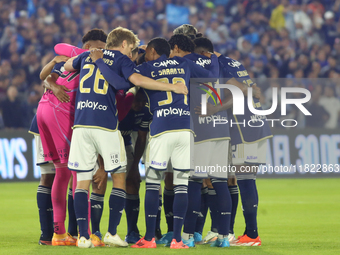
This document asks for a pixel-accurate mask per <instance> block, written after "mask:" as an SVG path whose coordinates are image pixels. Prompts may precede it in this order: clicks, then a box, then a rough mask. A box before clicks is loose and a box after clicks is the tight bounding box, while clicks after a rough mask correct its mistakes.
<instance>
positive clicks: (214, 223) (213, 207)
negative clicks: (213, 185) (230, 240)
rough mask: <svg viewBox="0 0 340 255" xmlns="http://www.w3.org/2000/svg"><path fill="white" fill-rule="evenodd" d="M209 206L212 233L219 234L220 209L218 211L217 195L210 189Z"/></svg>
mask: <svg viewBox="0 0 340 255" xmlns="http://www.w3.org/2000/svg"><path fill="white" fill-rule="evenodd" d="M208 195H209V199H208V206H209V210H210V217H211V231H213V232H216V233H218V209H217V204H218V200H217V195H216V192H215V190H214V189H208Z"/></svg>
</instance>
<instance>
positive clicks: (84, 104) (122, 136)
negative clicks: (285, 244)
mask: <svg viewBox="0 0 340 255" xmlns="http://www.w3.org/2000/svg"><path fill="white" fill-rule="evenodd" d="M82 42H83V49H79V48H77V47H74V46H71V45H67V44H58V45H56V47H55V51H56V53H57V54H59V55H60V56H57V57H55V58H54V59H53V60H52V61H51V62H50V63H48V64H47V65H46V66H45V67H44V69H43V70H42V72H41V74H40V78H41V79H42V80H45V84H46V88H47V89H48V90H47V91H46V92H45V94H44V95H43V97H42V99H41V100H40V103H39V107H38V110H37V114H36V117H35V118H34V119H33V121H32V126H31V130H30V131H31V132H32V133H34V134H35V137H36V147H37V153H38V164H39V165H40V169H41V181H40V185H39V187H38V192H37V203H38V208H39V217H40V225H41V237H40V240H39V243H40V244H45V245H50V244H52V245H56V246H58V245H77V246H78V247H80V248H90V247H99V246H104V245H109V246H120V247H127V246H128V243H132V244H133V245H132V246H131V247H132V248H156V244H157V243H158V244H165V245H166V246H170V248H171V249H185V248H189V247H194V246H195V243H196V244H200V243H210V244H211V246H215V247H229V246H230V245H235V246H259V245H261V240H260V238H259V236H258V233H257V220H256V218H257V205H258V195H257V190H256V183H255V179H256V173H247V174H243V173H241V172H240V171H237V172H236V177H235V174H233V173H228V172H216V171H210V170H209V169H211V168H209V166H212V165H219V166H228V165H230V164H233V165H235V166H236V169H238V170H239V169H240V167H241V166H242V165H254V164H255V165H259V164H263V163H265V159H266V139H268V138H269V137H271V133H270V129H269V126H268V124H267V123H266V122H262V124H261V125H262V126H261V125H258V127H255V128H254V127H253V128H252V127H247V126H245V125H242V122H243V121H246V122H247V121H249V120H251V119H253V122H257V121H255V120H257V118H251V117H252V114H251V112H250V111H249V109H248V108H247V106H246V105H245V114H244V115H242V116H239V115H238V116H236V115H233V113H232V94H231V93H230V91H229V90H226V89H215V88H214V85H213V84H216V83H220V84H222V83H228V84H231V85H234V86H237V87H238V88H240V89H241V90H242V91H243V93H244V94H245V95H247V91H248V90H247V88H248V87H249V86H252V87H253V88H254V91H255V93H253V94H254V98H253V105H254V107H256V108H258V109H260V108H261V105H260V103H259V100H258V98H259V96H260V91H259V90H258V88H257V87H256V85H255V84H253V83H252V81H251V79H250V77H249V76H248V74H247V71H246V70H245V69H244V67H243V66H242V64H240V63H239V62H238V61H236V60H233V59H230V58H228V57H225V56H222V55H220V54H218V53H215V54H214V49H213V45H212V43H211V42H210V41H209V39H207V38H205V37H203V36H202V35H201V34H199V33H197V30H196V29H195V28H194V27H193V26H191V25H182V26H180V27H178V28H177V29H175V30H174V35H173V36H172V37H171V38H170V40H169V41H166V40H165V39H163V38H154V39H152V40H151V41H150V42H149V43H148V45H147V46H146V48H145V47H142V48H143V49H139V48H138V45H139V39H138V38H137V36H136V35H135V34H133V33H132V32H131V31H130V30H128V29H125V28H121V27H118V28H116V29H114V30H112V31H111V32H110V33H109V34H108V35H106V34H105V33H104V32H103V31H102V30H99V29H93V30H90V31H89V32H88V33H87V34H86V35H85V36H84V37H83V40H82ZM211 92H214V93H215V94H216V95H217V97H218V99H219V103H218V104H216V103H215V105H213V102H215V99H214V97H213V95H212V94H211ZM203 97H204V98H205V99H206V101H207V102H208V103H207V105H206V106H205V105H201V98H203ZM201 107H202V108H206V112H207V115H204V116H203V115H202V114H201ZM217 116H218V118H222V119H225V120H230V121H231V122H233V123H235V124H234V125H232V126H231V127H229V126H228V125H216V126H215V125H213V122H211V121H206V120H205V118H208V117H210V118H216V117H217ZM255 124H257V123H255ZM143 154H144V157H143ZM142 157H143V160H144V163H145V168H146V181H145V182H146V194H145V221H146V233H145V235H144V237H142V238H140V233H139V230H138V226H137V223H138V214H139V204H140V200H139V187H140V175H139V170H138V164H139V162H140V159H141V158H142ZM195 166H200V167H201V169H206V171H195ZM70 170H71V171H70ZM108 173H111V177H112V182H113V188H112V190H111V193H110V199H109V207H110V213H109V223H108V231H107V233H106V234H105V235H104V236H103V237H102V234H101V232H100V229H99V225H100V220H101V215H102V212H103V207H104V204H103V201H104V194H105V191H106V183H107V174H108ZM163 178H164V182H165V187H164V191H162V190H161V185H160V184H161V181H162V179H163ZM236 178H237V180H236ZM91 184H92V193H91V194H89V189H90V185H91ZM237 185H238V187H239V190H240V193H241V200H242V207H243V214H244V218H245V222H246V229H245V232H244V234H243V235H242V236H239V237H238V238H235V235H234V232H233V226H234V219H235V215H236V209H237V204H238V188H237ZM69 186H70V188H69V191H68V187H69ZM67 193H68V200H67V199H66V197H67ZM162 197H163V205H164V212H165V217H166V221H167V226H168V231H167V233H166V234H164V235H163V236H162V235H161V232H160V211H161V208H162ZM66 207H68V213H69V224H68V230H67V231H66V229H65V219H66ZM208 208H209V210H210V215H211V218H212V222H211V231H209V232H208V233H207V235H206V237H205V238H202V230H203V226H204V224H205V218H206V214H207V210H208ZM124 209H125V212H126V218H127V226H128V229H127V235H126V237H125V241H124V240H122V239H121V238H120V237H119V236H118V234H117V226H118V225H119V222H120V220H121V215H122V212H123V210H124ZM90 222H91V228H90ZM182 228H183V233H182Z"/></svg>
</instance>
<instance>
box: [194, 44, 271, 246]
mask: <svg viewBox="0 0 340 255" xmlns="http://www.w3.org/2000/svg"><path fill="white" fill-rule="evenodd" d="M195 43H196V46H197V48H198V50H199V48H201V49H205V50H207V49H208V50H209V47H207V46H206V43H205V42H204V41H202V40H201V41H200V39H197V40H195ZM218 59H219V62H220V75H221V80H220V83H221V84H224V83H227V84H237V83H240V82H242V83H244V84H245V85H247V86H251V87H253V88H254V89H257V92H256V93H257V95H256V97H253V105H254V106H255V108H256V109H261V104H260V102H259V100H258V98H259V94H258V93H259V90H258V88H257V86H256V84H255V83H253V81H252V80H251V79H250V77H249V75H248V73H247V71H246V70H245V68H244V67H243V65H242V64H241V63H240V62H238V61H236V60H233V59H231V58H228V57H224V56H222V55H221V56H219V57H218ZM235 81H236V82H237V83H235ZM245 94H246V93H245ZM225 96H226V100H225V101H223V106H222V105H217V106H211V110H209V112H210V114H214V113H216V112H218V111H220V110H222V109H227V108H229V110H228V116H229V118H230V119H229V123H231V122H232V123H234V124H233V125H230V135H231V145H232V163H233V165H235V166H236V177H237V184H238V186H239V189H240V194H241V201H242V208H243V215H244V218H245V222H246V229H245V232H244V234H243V235H242V236H240V237H239V238H238V239H237V240H236V243H231V245H242V246H260V245H261V239H260V237H259V236H258V231H257V219H256V218H257V207H258V194H257V189H256V182H255V181H256V172H253V173H242V172H241V171H240V169H241V166H252V165H260V164H265V162H266V150H267V139H268V138H270V137H272V135H271V132H270V128H269V125H268V123H267V122H266V121H262V122H261V120H262V119H265V116H254V115H253V114H252V113H251V112H250V111H249V109H248V106H247V103H245V114H244V115H237V116H236V115H233V114H232V109H230V106H231V105H232V100H230V94H229V93H227V95H225ZM228 97H229V98H228ZM208 108H209V107H208ZM248 121H251V125H253V126H255V125H257V126H260V127H251V126H248V124H244V125H242V123H248ZM262 124H263V125H262ZM261 125H262V127H261ZM235 186H236V185H234V187H233V188H234V189H235ZM235 193H236V192H235ZM235 200H236V199H235ZM236 207H237V203H235V204H234V202H233V214H234V215H235V214H236ZM234 210H235V211H234ZM234 215H233V218H234V217H235V216H234ZM233 221H234V220H232V223H233ZM231 229H233V226H231Z"/></svg>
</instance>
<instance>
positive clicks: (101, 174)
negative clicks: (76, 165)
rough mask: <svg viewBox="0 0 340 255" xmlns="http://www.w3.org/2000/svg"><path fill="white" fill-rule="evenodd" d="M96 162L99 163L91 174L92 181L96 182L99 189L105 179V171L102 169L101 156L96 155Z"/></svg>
mask: <svg viewBox="0 0 340 255" xmlns="http://www.w3.org/2000/svg"><path fill="white" fill-rule="evenodd" d="M98 163H99V169H98V170H97V172H96V173H95V175H93V182H94V183H96V184H97V187H98V189H100V188H101V187H102V185H103V183H104V181H106V180H107V172H105V169H104V161H103V158H102V156H100V155H98Z"/></svg>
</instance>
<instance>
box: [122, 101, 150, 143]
mask: <svg viewBox="0 0 340 255" xmlns="http://www.w3.org/2000/svg"><path fill="white" fill-rule="evenodd" d="M151 120H152V116H151V114H150V112H149V108H148V107H146V106H145V107H143V109H142V110H141V111H139V112H136V111H134V110H132V109H131V110H130V111H129V112H128V114H127V115H126V116H125V118H124V119H123V120H122V121H121V122H120V123H119V127H118V129H119V130H120V132H121V133H122V136H123V139H124V144H125V146H127V145H130V144H131V133H132V132H133V131H138V130H142V131H149V123H150V121H151Z"/></svg>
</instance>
